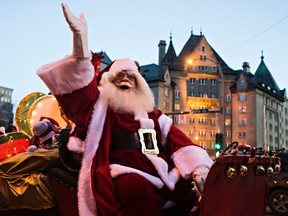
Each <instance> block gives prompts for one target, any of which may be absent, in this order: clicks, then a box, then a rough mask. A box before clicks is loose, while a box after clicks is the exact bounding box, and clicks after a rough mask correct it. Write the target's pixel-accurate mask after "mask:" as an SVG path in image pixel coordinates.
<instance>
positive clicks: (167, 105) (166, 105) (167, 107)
mask: <svg viewBox="0 0 288 216" xmlns="http://www.w3.org/2000/svg"><path fill="white" fill-rule="evenodd" d="M164 108H165V109H166V110H168V109H169V103H168V102H164Z"/></svg>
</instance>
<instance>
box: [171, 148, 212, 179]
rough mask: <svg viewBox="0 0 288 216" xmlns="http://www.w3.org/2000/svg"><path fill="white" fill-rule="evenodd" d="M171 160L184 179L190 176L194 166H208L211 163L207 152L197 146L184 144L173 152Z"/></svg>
mask: <svg viewBox="0 0 288 216" xmlns="http://www.w3.org/2000/svg"><path fill="white" fill-rule="evenodd" d="M172 160H173V162H174V164H175V166H176V168H177V169H178V171H179V172H180V174H181V176H182V177H183V178H184V179H189V178H191V177H192V176H191V174H192V173H193V171H194V170H195V168H197V167H199V166H206V167H208V168H210V167H211V166H212V164H213V161H212V159H211V158H210V157H209V155H208V154H207V152H206V151H205V150H204V149H202V148H201V147H199V146H186V147H184V148H181V149H179V150H178V151H176V152H174V153H173V155H172Z"/></svg>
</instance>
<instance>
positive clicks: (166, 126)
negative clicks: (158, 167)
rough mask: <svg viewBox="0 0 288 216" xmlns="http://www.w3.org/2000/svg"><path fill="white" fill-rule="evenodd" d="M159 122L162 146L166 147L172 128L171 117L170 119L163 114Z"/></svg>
mask: <svg viewBox="0 0 288 216" xmlns="http://www.w3.org/2000/svg"><path fill="white" fill-rule="evenodd" d="M158 122H159V125H160V128H161V140H162V145H163V146H165V145H166V140H167V136H168V133H169V131H170V128H171V126H172V119H171V118H170V117H168V116H167V115H165V114H162V115H161V116H160V117H159V118H158Z"/></svg>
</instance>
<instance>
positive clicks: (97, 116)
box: [77, 88, 108, 216]
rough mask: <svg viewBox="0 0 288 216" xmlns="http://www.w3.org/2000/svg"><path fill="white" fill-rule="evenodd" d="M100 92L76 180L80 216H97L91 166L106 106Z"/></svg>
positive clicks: (100, 133)
mask: <svg viewBox="0 0 288 216" xmlns="http://www.w3.org/2000/svg"><path fill="white" fill-rule="evenodd" d="M99 90H100V95H99V98H98V101H97V102H96V104H95V106H94V112H93V115H92V119H91V122H90V125H89V128H88V132H87V138H86V140H85V150H84V154H83V159H82V166H81V169H80V174H79V179H78V194H77V195H78V209H79V215H80V216H86V215H89V216H97V208H96V200H95V198H94V195H93V192H92V185H91V184H92V181H91V166H92V160H93V157H94V155H95V153H96V151H97V149H98V146H99V142H100V138H101V136H102V132H103V127H104V123H105V118H106V114H107V108H108V104H107V101H106V100H105V97H104V96H103V92H102V91H101V88H99Z"/></svg>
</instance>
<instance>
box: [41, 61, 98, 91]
mask: <svg viewBox="0 0 288 216" xmlns="http://www.w3.org/2000/svg"><path fill="white" fill-rule="evenodd" d="M90 59H91V58H83V59H77V58H74V57H72V56H71V55H69V56H66V57H65V58H62V59H60V60H58V61H55V62H52V63H50V64H47V65H44V66H42V67H41V68H39V69H38V71H37V72H36V73H37V75H38V76H39V77H40V78H41V79H42V80H43V82H44V83H45V84H46V86H47V87H48V88H49V89H50V91H51V92H52V93H53V94H54V95H63V94H67V93H71V92H73V91H75V90H77V89H80V88H83V87H85V86H87V85H88V84H89V83H90V82H91V81H92V79H93V77H94V68H93V65H92V64H91V63H90Z"/></svg>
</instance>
